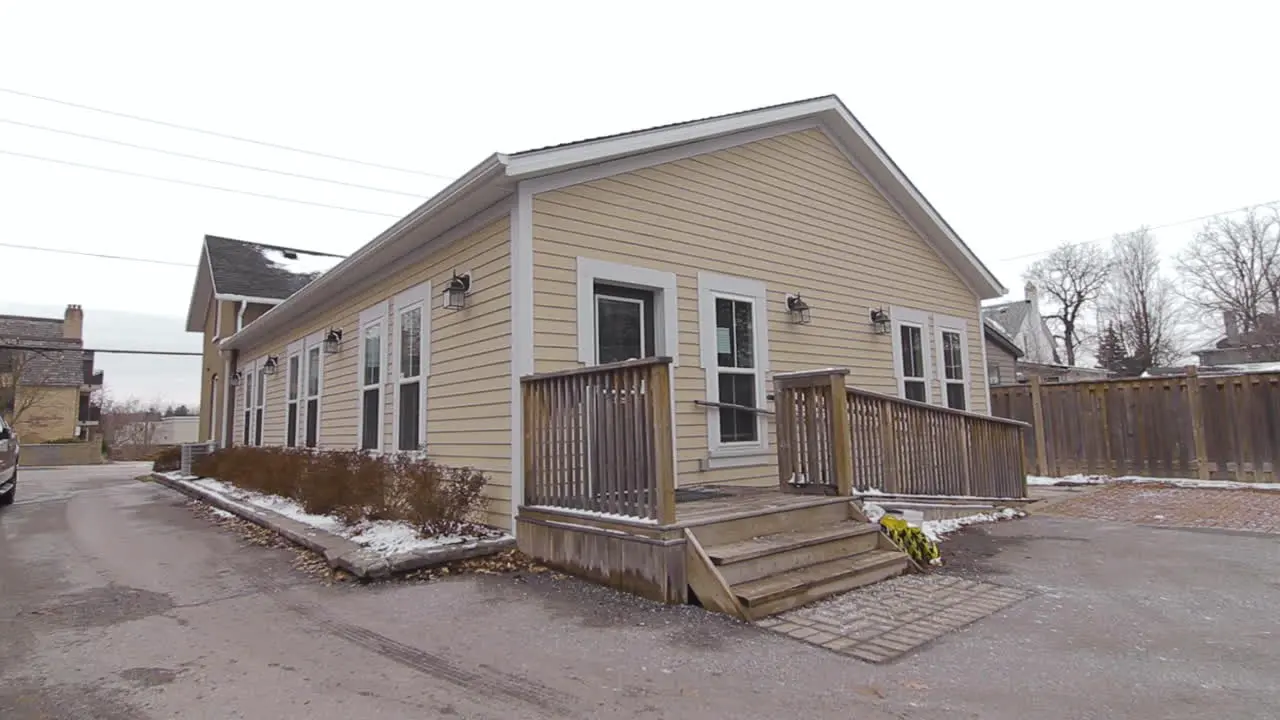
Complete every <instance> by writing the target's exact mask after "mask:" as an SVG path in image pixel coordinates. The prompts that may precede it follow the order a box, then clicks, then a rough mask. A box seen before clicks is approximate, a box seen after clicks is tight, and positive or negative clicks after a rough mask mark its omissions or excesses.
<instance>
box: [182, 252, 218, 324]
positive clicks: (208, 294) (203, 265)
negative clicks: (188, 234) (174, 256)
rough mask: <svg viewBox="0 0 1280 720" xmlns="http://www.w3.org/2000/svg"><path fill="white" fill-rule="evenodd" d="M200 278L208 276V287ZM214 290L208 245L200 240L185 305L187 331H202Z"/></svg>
mask: <svg viewBox="0 0 1280 720" xmlns="http://www.w3.org/2000/svg"><path fill="white" fill-rule="evenodd" d="M202 278H208V287H205V283H202V282H201V279H202ZM216 292H217V288H215V287H214V285H213V267H212V265H211V264H210V262H209V246H208V245H207V244H205V242H204V241H203V240H201V241H200V262H199V263H197V268H196V281H195V283H194V285H193V287H192V288H191V303H190V304H189V305H187V332H204V321H205V315H206V314H207V313H208V312H209V302H210V301H211V300H212V299H213V295H214V293H216Z"/></svg>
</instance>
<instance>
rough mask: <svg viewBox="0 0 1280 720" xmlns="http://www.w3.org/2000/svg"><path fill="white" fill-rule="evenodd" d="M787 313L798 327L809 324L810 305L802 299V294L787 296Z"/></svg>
mask: <svg viewBox="0 0 1280 720" xmlns="http://www.w3.org/2000/svg"><path fill="white" fill-rule="evenodd" d="M787 312H789V313H791V321H792V322H794V323H796V324H797V325H808V324H809V320H810V319H811V318H810V317H809V303H807V302H805V301H804V299H803V298H801V297H800V293H795V294H793V295H787Z"/></svg>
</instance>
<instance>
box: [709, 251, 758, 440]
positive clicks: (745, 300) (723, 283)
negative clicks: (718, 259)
mask: <svg viewBox="0 0 1280 720" xmlns="http://www.w3.org/2000/svg"><path fill="white" fill-rule="evenodd" d="M765 307H766V305H765V285H764V283H762V282H759V281H756V280H749V279H745V278H736V277H729V276H724V275H716V274H713V273H699V274H698V321H699V322H698V325H699V343H700V345H701V353H700V354H701V359H702V366H703V368H704V369H705V371H706V376H707V400H708V401H709V402H710V403H714V404H713V405H710V406H709V407H708V412H707V444H708V448H709V450H710V451H711V455H712V457H716V456H717V455H745V454H759V453H761V452H762V451H763V450H764V449H765V446H766V445H767V443H768V437H767V433H766V432H765V425H764V419H763V416H762V415H761V414H760V413H757V412H754V411H753V410H754V409H756V408H761V407H762V406H763V405H764V396H765V385H764V381H765V377H766V376H767V374H768V347H769V345H768V324H767V322H766V316H765ZM719 405H735V406H738V407H719Z"/></svg>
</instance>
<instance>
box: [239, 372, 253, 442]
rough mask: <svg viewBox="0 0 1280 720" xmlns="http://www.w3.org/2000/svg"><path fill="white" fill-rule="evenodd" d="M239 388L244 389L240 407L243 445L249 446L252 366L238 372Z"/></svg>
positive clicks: (251, 409) (251, 413)
mask: <svg viewBox="0 0 1280 720" xmlns="http://www.w3.org/2000/svg"><path fill="white" fill-rule="evenodd" d="M240 386H241V387H243V388H244V393H243V396H244V397H243V399H242V400H241V405H240V407H242V408H244V444H245V445H251V444H252V443H251V442H250V440H252V439H253V365H252V364H249V365H246V366H245V368H244V369H243V370H241V371H240Z"/></svg>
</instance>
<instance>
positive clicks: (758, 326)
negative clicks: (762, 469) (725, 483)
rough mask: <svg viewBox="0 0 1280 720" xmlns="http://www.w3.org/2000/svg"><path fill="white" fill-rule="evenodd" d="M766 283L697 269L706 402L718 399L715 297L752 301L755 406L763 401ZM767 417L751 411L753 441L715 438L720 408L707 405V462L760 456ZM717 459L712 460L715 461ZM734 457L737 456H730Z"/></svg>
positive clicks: (762, 457)
mask: <svg viewBox="0 0 1280 720" xmlns="http://www.w3.org/2000/svg"><path fill="white" fill-rule="evenodd" d="M768 295H769V293H768V286H767V285H766V284H765V283H764V282H762V281H760V280H752V279H750V278H743V277H735V276H732V275H720V274H717V273H710V272H699V273H698V345H699V347H698V350H699V360H700V364H701V366H702V369H703V374H704V376H705V377H706V394H707V401H708V402H720V377H719V376H720V366H719V365H718V363H717V352H716V299H717V298H724V299H727V300H736V301H739V302H748V303H751V306H752V307H751V320H752V325H753V328H752V343H753V347H752V356H753V357H754V358H755V363H756V367H755V375H756V407H759V408H764V407H765V403H766V399H765V398H766V392H765V384H766V383H765V381H766V379H767V378H768V377H769V303H768ZM768 429H769V428H768V423H767V422H766V419H765V416H764V415H763V414H757V415H756V440H755V442H742V443H738V442H735V443H722V442H720V411H719V409H717V408H714V407H708V408H707V452H708V465H709V466H710V467H713V468H714V467H730V466H734V465H743V464H753V463H755V462H756V461H761V462H765V461H767V458H765V456H766V455H768V451H769V432H768ZM718 460H719V461H722V462H717V461H718ZM735 461H736V462H735Z"/></svg>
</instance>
